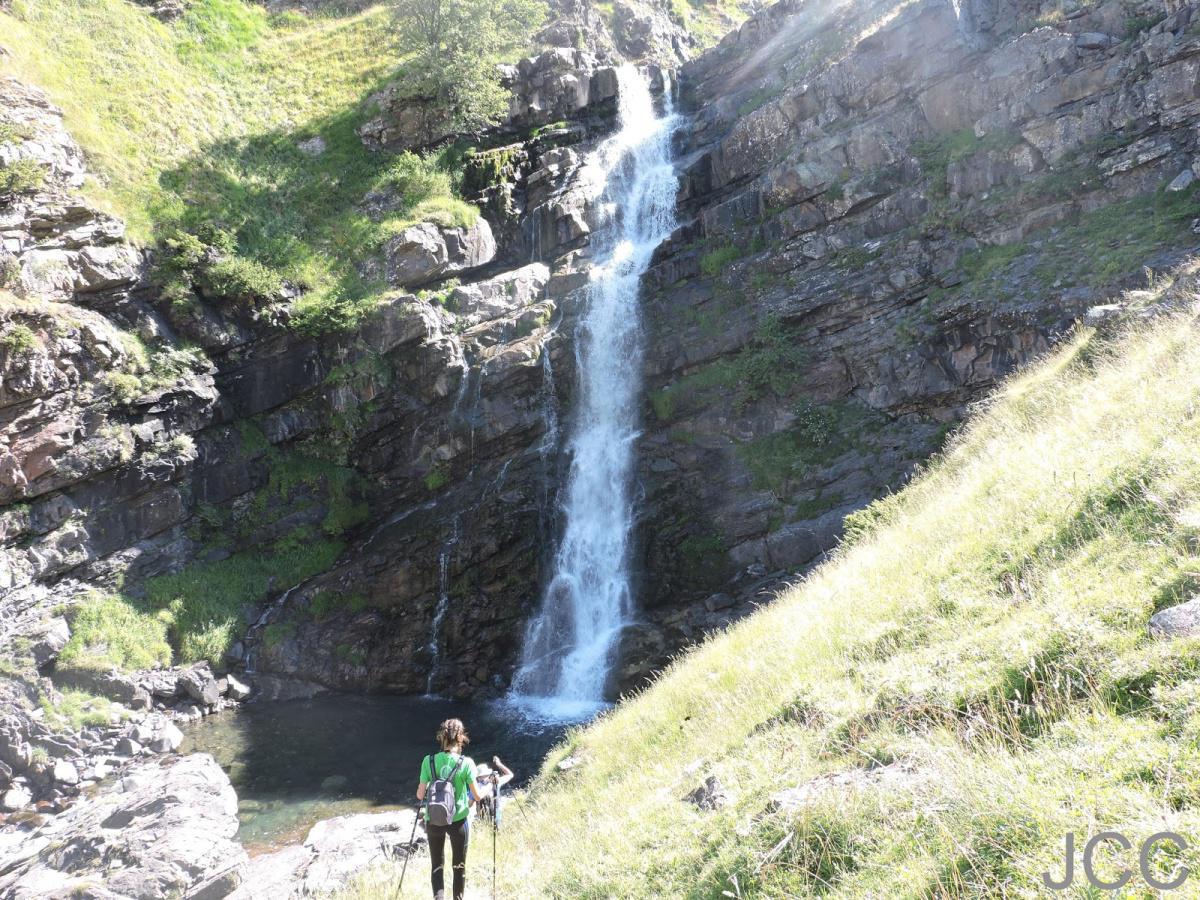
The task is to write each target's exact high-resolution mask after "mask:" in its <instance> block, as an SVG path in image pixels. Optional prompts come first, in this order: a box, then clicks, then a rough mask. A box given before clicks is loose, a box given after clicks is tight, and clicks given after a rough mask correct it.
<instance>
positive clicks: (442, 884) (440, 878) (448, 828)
mask: <svg viewBox="0 0 1200 900" xmlns="http://www.w3.org/2000/svg"><path fill="white" fill-rule="evenodd" d="M425 832H426V834H428V835H429V864H430V866H431V867H432V869H433V873H432V875H431V876H430V880H431V881H432V882H433V896H435V897H439V898H440V897H441V896H442V894H443V892H444V891H445V890H446V879H445V871H444V869H445V866H446V837H447V836H449V838H450V858H451V860H452V861H453V865H454V900H463V892H464V891H465V890H466V881H467V842H468V841H469V840H470V839H471V819H470V817H467V818H465V819H463V820H462V821H461V822H452V823H451V824H449V825H426V826H425Z"/></svg>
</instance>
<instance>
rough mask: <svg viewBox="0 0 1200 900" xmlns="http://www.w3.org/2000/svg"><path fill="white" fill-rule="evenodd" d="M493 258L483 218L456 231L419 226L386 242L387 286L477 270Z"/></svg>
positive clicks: (491, 240)
mask: <svg viewBox="0 0 1200 900" xmlns="http://www.w3.org/2000/svg"><path fill="white" fill-rule="evenodd" d="M495 255H496V240H495V238H494V237H493V236H492V229H491V226H490V225H488V223H487V220H486V219H484V218H483V217H482V216H481V217H480V218H478V219H476V220H475V222H474V224H472V225H470V226H466V227H459V228H443V227H440V226H438V225H435V224H433V223H432V222H421V223H419V224H417V225H410V226H409V227H408V228H405V229H404V230H403V231H401V232H400V233H399V234H398V235H396V236H395V237H394V238H392V239H391V240H390V241H388V242H387V244H386V246H385V247H384V268H385V272H386V275H387V280H388V282H389V283H390V284H393V285H395V286H397V287H411V286H414V285H420V284H426V283H429V282H431V281H435V280H437V279H438V278H443V277H446V276H448V275H453V274H454V273H456V272H464V271H467V270H469V269H474V268H477V267H479V266H481V265H484V264H485V263H488V262H490V261H491V260H492V258H493V257H494V256H495Z"/></svg>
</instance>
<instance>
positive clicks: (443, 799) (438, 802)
mask: <svg viewBox="0 0 1200 900" xmlns="http://www.w3.org/2000/svg"><path fill="white" fill-rule="evenodd" d="M433 760H434V757H433V755H430V756H429V778H430V781H429V794H428V795H427V799H428V801H429V806H428V816H429V824H430V825H449V824H450V823H451V822H453V821H454V808H455V805H456V801H455V796H454V776H455V775H457V774H458V770H459V768H460V767H461V766H462V764H463V758H462V757H461V756H460V757H459V758H458V762H456V763H455V764H454V768H453V769H451V770H450V774H449V775H448V776H447V777H445V778H442V777H441V776H440V775H438V770H437V767H436V766H435V765H434V762H433Z"/></svg>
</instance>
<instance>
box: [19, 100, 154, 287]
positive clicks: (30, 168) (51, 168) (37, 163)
mask: <svg viewBox="0 0 1200 900" xmlns="http://www.w3.org/2000/svg"><path fill="white" fill-rule="evenodd" d="M0 123H3V130H0V172H3V173H5V175H6V177H5V179H4V181H2V182H0V185H2V184H4V183H6V182H7V183H8V184H9V191H8V196H7V198H5V199H4V201H3V204H2V205H0V289H3V288H8V289H9V290H10V291H11V290H14V289H15V290H19V291H21V292H22V293H28V294H35V295H37V296H40V297H44V298H46V299H50V300H66V299H71V298H73V297H75V296H76V295H84V296H88V295H93V294H101V295H103V294H106V293H111V292H114V291H121V290H128V289H129V288H130V287H132V286H133V285H134V283H135V282H136V281H137V280H138V277H139V272H140V269H141V264H142V259H141V255H140V254H139V253H138V252H137V251H136V250H134V249H133V248H132V247H130V246H129V245H128V244H126V243H125V242H124V240H123V238H124V233H125V227H124V225H123V224H122V223H121V222H119V221H118V220H116V219H114V218H112V217H111V216H108V215H105V214H104V213H102V212H99V211H97V210H95V209H93V208H92V207H90V206H88V205H86V204H85V203H83V202H81V201H80V200H79V199H78V197H77V196H75V192H76V191H77V190H78V189H79V188H80V187H81V186H82V185H83V179H84V168H85V167H84V160H83V153H82V152H81V151H80V149H79V147H78V145H77V144H76V143H75V142H74V141H73V140H72V139H71V137H70V136H69V135H68V134H67V133H66V131H65V130H64V129H63V125H62V112H61V111H60V110H58V109H57V108H56V107H55V106H53V105H52V104H51V103H50V102H49V100H47V99H46V96H45V95H44V94H43V93H42V92H41V91H38V90H36V89H34V88H31V87H29V86H27V85H24V84H22V83H21V82H19V81H17V80H16V79H14V78H12V77H11V76H6V77H4V78H2V79H0ZM97 299H98V300H99V299H103V298H102V297H101V298H97Z"/></svg>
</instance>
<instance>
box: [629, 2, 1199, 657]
mask: <svg viewBox="0 0 1200 900" xmlns="http://www.w3.org/2000/svg"><path fill="white" fill-rule="evenodd" d="M956 9H959V13H958V14H956ZM1193 15H1194V9H1193V8H1192V7H1176V6H1170V7H1168V6H1164V5H1162V4H1155V3H1146V4H1143V5H1141V6H1139V7H1138V8H1137V9H1136V10H1132V11H1131V10H1129V9H1127V8H1125V7H1122V6H1120V5H1118V4H1098V5H1094V6H1090V7H1080V8H1077V9H1073V10H1071V11H1068V12H1067V13H1066V14H1065V15H1060V13H1059V12H1057V7H1054V8H1051V7H1050V6H1038V5H1037V4H1027V3H1025V4H1018V3H1013V4H1004V3H1002V4H998V5H997V4H992V5H990V6H988V7H987V9H986V10H985V9H984V8H983V7H978V8H975V7H969V5H968V7H963V8H958V7H955V6H954V5H952V4H946V3H941V2H922V3H916V4H908V5H906V6H904V7H901V8H899V9H898V10H892V9H890V7H889V6H888V5H887V4H881V5H872V4H856V5H854V6H853V7H845V8H842V9H840V10H833V11H829V10H826V9H824V8H818V7H815V6H813V5H812V4H808V3H802V2H792V0H784V2H781V3H778V4H775V5H773V6H771V7H769V8H768V9H766V10H764V11H763V12H761V13H759V14H758V15H757V16H755V17H754V18H752V19H751V20H750V21H748V22H747V23H746V24H745V25H744V26H742V28H741V29H739V30H738V32H736V33H735V34H732V35H730V36H728V37H727V38H726V39H725V40H724V41H723V42H722V43H721V44H720V45H719V46H718V47H717V48H715V49H714V50H713V51H711V52H710V53H707V54H705V55H704V56H702V57H700V58H699V59H697V60H696V61H694V62H692V63H689V64H688V65H686V66H685V67H684V68H683V72H682V92H683V97H684V100H685V102H686V104H687V105H688V106H689V107H690V108H691V109H693V110H694V111H695V112H694V118H693V122H692V124H691V127H689V128H688V129H687V130H686V131H685V132H683V133H682V135H681V141H682V142H683V145H684V147H683V160H684V167H685V173H684V177H683V184H682V187H681V191H680V197H679V201H680V209H681V211H682V213H683V214H684V217H686V219H688V220H689V224H687V225H686V226H685V227H684V228H682V229H681V230H680V231H679V232H678V233H677V234H676V235H675V236H674V237H673V238H672V240H671V241H669V242H668V243H667V245H665V246H664V247H663V248H661V249H660V252H659V254H658V260H657V263H656V265H655V267H654V268H653V269H652V271H651V272H650V274H649V276H648V278H647V284H648V297H647V302H646V310H647V318H648V323H649V329H650V335H649V352H648V359H647V376H648V379H649V397H648V399H649V401H650V402H649V403H648V405H647V409H646V411H645V417H646V429H645V436H644V438H643V442H642V465H641V481H642V484H643V485H644V486H645V489H646V493H647V508H646V510H645V515H644V518H643V522H644V523H645V524H644V527H643V530H642V537H643V539H642V546H643V547H644V556H643V558H642V571H643V572H645V573H646V574H645V577H644V578H643V580H642V584H643V591H642V595H641V596H642V597H643V598H644V600H645V602H646V603H647V607H648V608H647V609H646V611H645V621H644V622H643V624H642V626H641V627H640V628H639V629H638V630H637V631H636V633H634V634H632V635H630V636H629V638H628V640H627V646H629V647H631V648H638V650H639V652H645V651H648V650H649V651H652V650H653V647H654V646H655V645H656V644H661V645H662V646H663V647H665V648H669V647H671V646H673V645H676V642H677V640H678V639H679V637H680V632H681V631H683V630H684V627H685V626H686V625H687V622H688V620H689V619H691V618H693V617H694V618H696V619H700V620H701V623H700V625H699V628H707V627H710V625H709V623H710V622H711V621H712V620H715V619H719V618H726V619H728V618H730V617H736V616H737V615H740V614H743V613H744V612H745V611H748V610H749V609H752V608H753V605H754V602H755V601H756V600H758V599H762V598H761V596H760V595H761V593H762V591H763V590H764V587H765V586H766V585H769V584H770V582H771V579H775V580H776V582H778V581H779V580H780V579H782V578H784V577H786V576H788V575H790V574H792V573H794V572H796V571H798V570H802V569H803V568H804V567H805V566H807V565H809V564H811V563H812V562H813V561H814V560H817V559H819V558H820V557H821V554H822V553H823V552H824V551H826V550H828V549H829V548H831V547H832V546H834V545H835V543H836V541H837V539H838V535H839V534H840V528H841V520H842V518H843V516H844V515H845V514H846V513H847V512H849V511H851V510H853V509H855V508H856V507H859V506H861V505H862V504H863V503H865V502H866V501H868V500H870V499H871V498H873V497H876V496H879V495H881V494H883V493H886V492H887V491H888V490H890V489H893V488H894V487H896V486H897V485H899V484H901V483H902V482H903V481H904V479H905V478H906V476H907V473H908V472H910V471H912V469H913V468H914V467H915V466H916V465H917V464H918V462H919V461H920V460H921V459H923V458H925V457H926V456H927V455H928V454H929V453H930V452H931V451H932V450H933V449H934V448H936V447H937V446H938V444H939V442H940V440H941V439H942V436H943V435H944V434H945V432H946V431H947V430H948V429H949V428H950V427H952V425H953V423H954V422H955V421H957V419H958V418H959V417H960V416H961V415H962V412H963V410H964V409H965V408H966V407H967V406H968V405H969V404H970V403H971V402H972V401H973V400H974V399H975V398H978V397H980V396H982V395H984V394H985V393H986V392H987V391H988V390H989V389H990V388H991V387H992V386H993V385H994V384H995V383H996V382H997V380H998V379H1000V378H1002V377H1003V376H1004V375H1006V374H1007V373H1009V372H1011V371H1012V370H1013V369H1014V368H1016V367H1017V366H1019V365H1021V364H1022V363H1024V362H1026V361H1028V360H1030V359H1032V358H1034V357H1036V356H1037V355H1038V354H1039V353H1041V352H1043V351H1044V350H1045V349H1046V348H1047V347H1048V346H1050V345H1051V344H1052V343H1053V342H1054V341H1056V340H1058V339H1059V337H1060V336H1061V335H1062V334H1064V333H1066V332H1067V331H1068V330H1069V329H1070V327H1071V325H1072V323H1073V321H1074V320H1075V319H1076V318H1077V317H1082V316H1084V315H1085V314H1086V312H1087V310H1088V309H1089V308H1090V307H1092V306H1093V305H1095V304H1096V303H1098V302H1099V301H1100V299H1101V298H1103V297H1104V296H1105V295H1106V292H1107V291H1110V290H1111V289H1112V288H1113V287H1114V286H1118V287H1119V286H1122V285H1125V286H1132V285H1133V284H1134V283H1136V281H1137V280H1138V279H1139V278H1141V277H1142V276H1141V272H1142V267H1143V266H1150V267H1151V268H1156V267H1157V268H1169V267H1170V266H1171V265H1173V264H1174V262H1175V261H1177V260H1178V259H1180V258H1181V255H1182V254H1184V253H1186V252H1187V251H1188V250H1190V249H1192V248H1193V247H1194V245H1195V244H1196V241H1197V239H1196V237H1195V234H1194V233H1193V232H1192V228H1191V225H1192V219H1193V217H1194V212H1190V210H1191V208H1192V202H1191V201H1190V200H1187V199H1186V197H1188V196H1190V194H1189V193H1188V192H1189V191H1190V190H1191V188H1190V179H1191V178H1192V177H1194V174H1193V161H1194V160H1195V159H1196V156H1197V152H1198V150H1200V147H1198V146H1197V144H1196V142H1195V138H1194V134H1193V132H1192V129H1191V125H1190V124H1189V123H1190V122H1192V121H1194V115H1195V104H1196V102H1197V99H1198V96H1197V94H1196V91H1195V87H1194V84H1193V81H1192V80H1191V77H1190V74H1189V73H1190V72H1191V71H1192V69H1193V68H1194V65H1193V58H1194V56H1195V54H1196V53H1197V52H1198V46H1197V45H1196V38H1195V36H1194V35H1193V34H1192V33H1191V31H1190V29H1191V27H1192V26H1191V22H1192V21H1193ZM1131 16H1132V18H1130V17H1131ZM1039 20H1040V21H1041V22H1044V23H1046V24H1039ZM866 23H874V24H872V25H871V27H870V28H866V29H865V30H864V26H865V24H866ZM1173 198H1179V199H1173ZM1147 216H1148V217H1150V219H1152V220H1153V221H1155V222H1157V223H1158V224H1157V225H1156V226H1155V227H1154V228H1153V229H1151V228H1149V227H1147V228H1146V229H1144V230H1140V231H1139V236H1133V237H1131V236H1130V235H1128V234H1127V232H1125V231H1124V230H1123V229H1122V228H1121V227H1120V226H1119V224H1117V223H1119V222H1120V221H1121V220H1122V219H1127V218H1132V219H1139V218H1142V217H1147ZM1143 221H1144V219H1143ZM1117 246H1120V247H1122V248H1123V249H1121V250H1120V251H1119V252H1118V251H1117V250H1116V249H1115V248H1116V247H1117ZM717 594H720V595H724V596H727V597H732V598H733V601H734V602H733V603H732V604H728V605H726V606H724V610H725V612H724V614H721V613H712V614H709V615H701V614H699V613H698V612H694V611H695V610H697V609H698V608H699V605H700V604H703V603H704V602H705V601H706V600H707V599H709V598H712V597H713V596H715V595H717ZM687 630H688V631H691V633H693V634H694V633H695V630H694V629H692V628H690V627H688V628H687ZM667 652H669V650H668V651H667ZM665 658H666V655H665V654H664V655H661V656H657V657H656V658H654V659H650V660H647V659H646V658H643V659H642V660H640V661H639V663H638V664H636V665H635V664H633V663H632V662H631V663H630V671H629V674H630V675H633V676H636V673H637V672H639V671H644V670H645V669H646V668H653V667H654V666H655V665H657V664H659V663H661V661H662V660H664V659H665Z"/></svg>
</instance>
